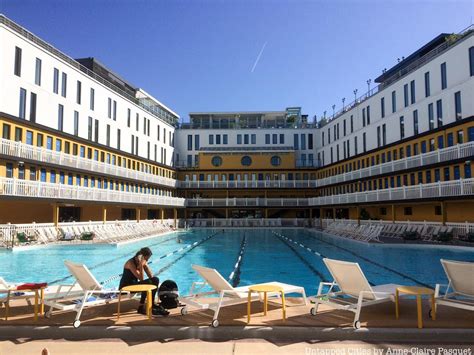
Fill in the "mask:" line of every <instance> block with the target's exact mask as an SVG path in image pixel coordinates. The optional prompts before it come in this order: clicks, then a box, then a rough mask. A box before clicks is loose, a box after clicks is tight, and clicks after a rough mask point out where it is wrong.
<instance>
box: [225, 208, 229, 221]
mask: <svg viewBox="0 0 474 355" xmlns="http://www.w3.org/2000/svg"><path fill="white" fill-rule="evenodd" d="M225 218H226V219H227V218H229V209H228V208H226V209H225Z"/></svg>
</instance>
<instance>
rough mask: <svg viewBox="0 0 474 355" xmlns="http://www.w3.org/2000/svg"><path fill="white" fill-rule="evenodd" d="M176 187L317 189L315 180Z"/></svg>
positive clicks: (186, 183)
mask: <svg viewBox="0 0 474 355" xmlns="http://www.w3.org/2000/svg"><path fill="white" fill-rule="evenodd" d="M178 186H179V187H180V188H185V189H266V188H275V189H280V188H287V189H288V188H300V189H304V188H315V187H317V180H244V181H235V180H233V181H179V184H178Z"/></svg>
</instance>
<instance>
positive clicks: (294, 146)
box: [293, 134, 299, 149]
mask: <svg viewBox="0 0 474 355" xmlns="http://www.w3.org/2000/svg"><path fill="white" fill-rule="evenodd" d="M293 148H295V149H299V138H298V134H294V135H293Z"/></svg>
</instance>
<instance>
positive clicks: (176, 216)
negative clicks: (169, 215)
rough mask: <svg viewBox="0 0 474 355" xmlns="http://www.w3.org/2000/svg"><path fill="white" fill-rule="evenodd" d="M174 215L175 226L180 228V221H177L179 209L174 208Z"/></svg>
mask: <svg viewBox="0 0 474 355" xmlns="http://www.w3.org/2000/svg"><path fill="white" fill-rule="evenodd" d="M173 217H174V227H175V228H178V223H177V219H178V210H177V209H176V208H173Z"/></svg>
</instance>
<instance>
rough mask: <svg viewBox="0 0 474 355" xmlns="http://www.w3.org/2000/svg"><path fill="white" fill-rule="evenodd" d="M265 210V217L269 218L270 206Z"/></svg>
mask: <svg viewBox="0 0 474 355" xmlns="http://www.w3.org/2000/svg"><path fill="white" fill-rule="evenodd" d="M264 211H265V218H268V208H265V209H264Z"/></svg>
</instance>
